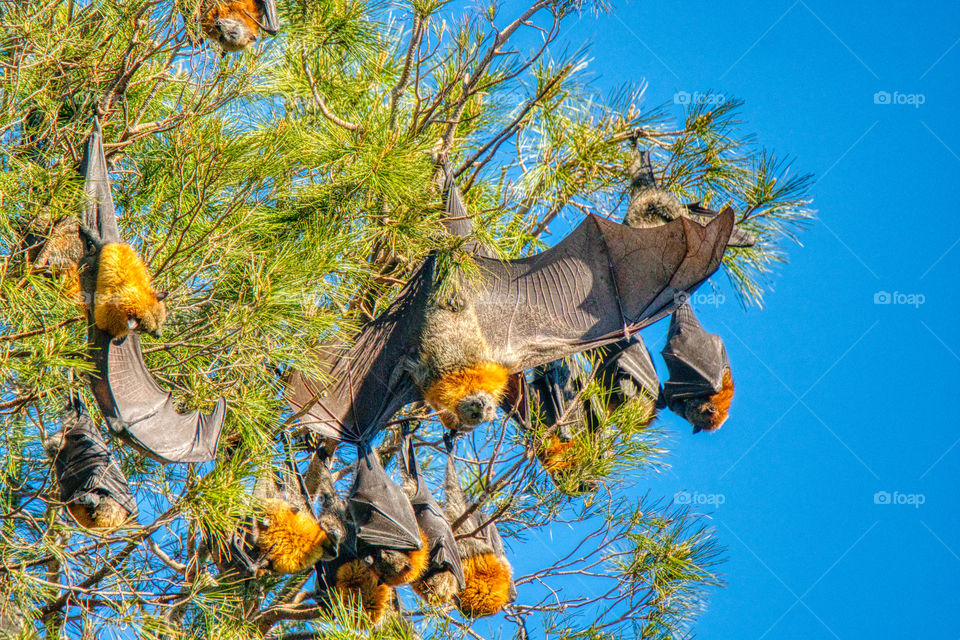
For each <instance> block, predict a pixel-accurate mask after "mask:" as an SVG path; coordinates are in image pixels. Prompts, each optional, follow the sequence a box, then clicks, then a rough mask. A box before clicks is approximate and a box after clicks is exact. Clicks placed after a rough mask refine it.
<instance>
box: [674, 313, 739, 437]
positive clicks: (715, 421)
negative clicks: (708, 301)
mask: <svg viewBox="0 0 960 640" xmlns="http://www.w3.org/2000/svg"><path fill="white" fill-rule="evenodd" d="M660 354H661V355H662V356H663V360H664V362H666V364H667V370H668V371H669V372H670V377H669V378H668V379H667V381H666V382H664V383H663V397H664V400H665V402H666V405H667V406H668V407H669V408H670V410H671V411H673V412H674V413H676V414H677V415H679V416H681V417H683V418H685V419H686V420H687V422H689V423H690V424H691V425H693V432H694V433H698V432H699V431H716V430H717V429H719V428H720V427H721V426H722V425H723V423H724V421H725V420H726V419H727V416H728V414H729V411H730V403H731V401H732V400H733V375H732V373H731V371H730V359H729V358H728V357H727V349H726V347H724V345H723V340H722V339H721V338H720V336H718V335H716V334H713V333H707V332H706V330H704V328H703V326H702V325H701V324H700V321H699V320H697V317H696V316H695V315H694V313H693V309H692V308H690V305H689V304H688V303H684V304H683V305H682V306H681V307H680V308H679V309H677V310H676V311H675V312H674V314H673V317H672V318H671V319H670V328H669V329H668V330H667V343H666V345H665V346H664V347H663V350H662V351H661V352H660Z"/></svg>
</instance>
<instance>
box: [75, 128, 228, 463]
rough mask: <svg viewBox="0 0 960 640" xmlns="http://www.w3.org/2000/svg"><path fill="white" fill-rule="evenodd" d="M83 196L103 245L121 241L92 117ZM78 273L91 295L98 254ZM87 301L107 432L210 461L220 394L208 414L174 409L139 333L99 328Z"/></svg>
mask: <svg viewBox="0 0 960 640" xmlns="http://www.w3.org/2000/svg"><path fill="white" fill-rule="evenodd" d="M81 173H82V174H83V177H84V193H85V194H86V196H87V204H86V210H85V212H84V221H83V225H84V227H85V228H86V229H87V233H89V234H90V235H93V236H95V239H96V240H97V241H98V242H99V243H100V244H101V245H103V244H106V243H114V244H119V243H120V232H119V231H118V229H117V217H116V212H115V210H114V206H113V197H112V195H111V193H110V178H109V175H108V173H107V162H106V159H105V157H104V155H103V132H102V130H101V129H100V122H99V119H98V118H97V117H96V116H94V119H93V133H92V134H91V135H90V139H89V140H88V141H87V147H86V151H85V153H84V158H83V162H82V164H81ZM89 258H91V259H93V262H92V263H91V262H90V261H88V258H87V257H85V258H84V262H85V263H86V264H84V265H83V271H85V272H86V273H85V274H84V276H83V277H82V282H83V288H84V291H83V293H84V296H85V297H86V299H87V300H94V298H95V297H96V293H97V286H96V280H97V279H98V277H99V274H98V273H97V272H98V270H99V269H98V265H97V264H96V261H95V258H96V254H93V255H92V256H89ZM93 315H94V314H93V313H91V307H90V305H87V316H88V320H89V341H90V357H91V360H92V361H93V364H94V372H93V374H92V376H91V379H90V380H91V388H92V390H93V395H94V397H95V398H96V400H97V404H98V405H99V407H100V412H101V413H102V414H103V417H104V418H105V420H106V421H107V425H108V426H109V427H110V431H111V432H112V433H114V434H117V435H119V436H121V437H122V438H124V440H126V441H127V442H128V443H129V444H131V445H132V446H134V447H136V448H137V449H138V450H140V451H141V452H143V453H145V454H146V455H148V456H150V457H152V458H154V459H155V460H158V461H159V462H200V461H204V460H212V459H213V458H214V457H215V455H216V449H217V442H218V441H219V439H220V430H221V428H222V427H223V419H224V416H225V414H226V401H225V400H224V399H223V398H220V399H219V400H218V401H217V404H216V406H215V407H214V410H213V412H212V413H209V414H201V413H199V412H197V411H194V412H192V413H187V414H180V413H177V410H176V406H175V403H174V401H173V398H172V397H171V396H170V394H169V393H167V392H165V391H164V390H163V389H161V388H160V386H159V385H157V383H156V382H155V381H154V379H153V376H152V375H151V374H150V372H149V371H148V370H147V366H146V364H145V363H144V361H143V353H142V352H141V350H140V337H139V335H138V334H137V333H136V332H135V331H131V332H129V333H128V334H126V335H125V336H123V337H121V338H113V337H112V336H111V335H110V334H109V333H108V332H107V331H103V330H102V329H100V328H99V327H98V326H97V324H96V322H95V321H94V318H93V317H92V316H93Z"/></svg>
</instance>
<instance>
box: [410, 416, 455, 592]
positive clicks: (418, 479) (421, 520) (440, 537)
mask: <svg viewBox="0 0 960 640" xmlns="http://www.w3.org/2000/svg"><path fill="white" fill-rule="evenodd" d="M400 458H401V463H402V472H403V476H404V482H403V489H404V492H405V493H406V494H407V496H408V497H409V498H410V503H411V504H412V505H413V512H414V514H415V515H416V517H417V524H418V525H419V527H420V531H422V532H423V536H424V539H425V541H426V548H427V550H428V551H429V553H430V556H429V564H428V565H427V567H426V570H425V571H424V573H423V575H421V576H420V578H419V579H417V580H416V581H414V582H413V583H412V585H411V586H412V587H413V590H414V591H415V592H416V593H417V595H419V596H420V597H421V598H423V599H425V600H427V601H428V602H430V603H433V604H446V603H448V602H450V601H451V600H452V599H453V597H454V596H455V595H456V594H457V593H458V592H459V591H461V590H463V589H464V588H465V587H466V583H465V579H464V577H463V566H462V565H461V563H460V552H459V551H458V550H457V541H456V539H455V538H454V537H453V530H451V529H450V523H449V522H447V519H446V518H445V517H444V515H443V510H442V509H441V508H440V505H439V504H438V503H437V499H436V498H434V497H433V492H432V491H430V487H428V486H427V483H426V481H425V480H424V479H423V476H422V475H421V473H420V466H419V465H418V464H417V456H416V452H415V451H414V448H413V441H412V440H411V439H410V436H409V434H407V435H406V436H405V438H404V442H403V444H402V445H401V448H400Z"/></svg>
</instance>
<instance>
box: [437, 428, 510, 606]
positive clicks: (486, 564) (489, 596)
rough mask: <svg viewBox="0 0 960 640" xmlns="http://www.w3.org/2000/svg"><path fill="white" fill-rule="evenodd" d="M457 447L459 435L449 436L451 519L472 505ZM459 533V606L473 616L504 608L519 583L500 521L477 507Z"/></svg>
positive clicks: (448, 506)
mask: <svg viewBox="0 0 960 640" xmlns="http://www.w3.org/2000/svg"><path fill="white" fill-rule="evenodd" d="M455 449H456V439H455V437H449V438H447V468H446V478H445V480H444V493H445V494H446V504H445V505H444V510H445V512H446V516H447V519H448V520H449V521H450V522H456V521H457V520H458V519H459V518H461V517H462V516H463V515H464V514H465V513H467V510H468V509H469V507H470V502H469V501H468V499H467V495H466V493H464V491H463V486H462V485H461V484H460V474H459V472H458V471H457V465H456V462H455V458H456V455H455V454H456V451H455ZM456 534H457V536H458V539H457V549H458V550H459V552H460V558H461V562H462V564H463V576H464V587H463V588H462V589H461V590H460V591H459V592H457V594H456V596H455V597H454V600H455V602H456V604H457V608H458V609H459V610H460V612H461V613H462V614H463V615H465V616H468V617H471V618H479V617H483V616H491V615H494V614H496V613H498V612H500V611H501V610H502V609H503V607H505V606H506V605H508V604H510V603H511V602H513V601H515V600H516V599H517V587H516V585H515V584H514V582H513V576H512V573H513V569H512V568H511V566H510V561H509V560H507V555H506V550H505V549H504V546H503V539H502V538H501V537H500V532H499V531H498V530H497V525H496V522H494V521H493V519H492V518H488V517H487V516H485V515H484V514H483V512H482V511H481V510H480V509H475V510H474V511H473V512H472V513H470V515H468V516H467V517H466V518H464V520H463V522H462V523H461V524H460V526H459V527H457V530H456Z"/></svg>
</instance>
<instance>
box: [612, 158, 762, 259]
mask: <svg viewBox="0 0 960 640" xmlns="http://www.w3.org/2000/svg"><path fill="white" fill-rule="evenodd" d="M632 144H633V160H632V161H631V163H630V167H629V168H628V169H627V172H628V174H629V175H630V203H629V205H627V215H626V216H625V218H624V224H626V225H628V226H631V227H633V228H635V229H649V228H652V227H659V226H660V225H662V224H664V223H667V222H670V221H672V220H676V219H677V218H690V219H693V220H696V221H697V222H699V223H700V224H705V223H706V222H707V221H708V220H710V219H712V218H715V217H717V216H718V215H720V214H719V213H717V212H716V211H713V210H711V209H707V208H706V207H702V206H700V203H699V202H697V203H692V204H686V205H683V204H680V202H679V201H678V200H677V199H676V198H674V197H673V195H671V194H670V193H669V192H668V191H666V190H664V189H661V188H660V187H658V186H657V182H656V179H655V178H654V177H653V167H652V166H651V164H650V152H649V151H639V150H638V149H637V146H636V140H633V141H632ZM728 210H729V211H730V212H731V213H733V209H732V208H731V207H725V208H724V210H723V213H725V212H726V211H728ZM756 243H757V238H756V237H755V236H754V235H753V234H751V233H750V232H749V231H747V230H745V229H743V228H741V227H740V226H739V225H734V227H733V231H732V232H731V233H730V239H729V240H728V241H727V246H728V247H752V246H753V245H755V244H756Z"/></svg>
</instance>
